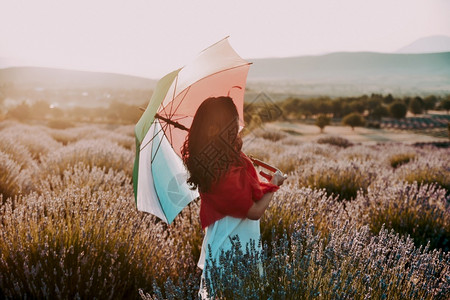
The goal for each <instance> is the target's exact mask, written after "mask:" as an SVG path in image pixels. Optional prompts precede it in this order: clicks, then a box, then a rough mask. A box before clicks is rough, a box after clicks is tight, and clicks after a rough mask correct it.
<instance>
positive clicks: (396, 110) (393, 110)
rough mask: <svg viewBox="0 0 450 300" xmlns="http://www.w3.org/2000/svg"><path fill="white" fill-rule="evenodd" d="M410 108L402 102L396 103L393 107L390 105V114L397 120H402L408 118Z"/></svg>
mask: <svg viewBox="0 0 450 300" xmlns="http://www.w3.org/2000/svg"><path fill="white" fill-rule="evenodd" d="M407 111H408V108H407V106H406V104H405V103H403V102H401V101H395V102H394V103H392V104H391V105H389V113H390V114H391V116H392V117H394V118H396V119H402V118H404V117H405V116H406V112H407Z"/></svg>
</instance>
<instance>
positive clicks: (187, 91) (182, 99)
mask: <svg viewBox="0 0 450 300" xmlns="http://www.w3.org/2000/svg"><path fill="white" fill-rule="evenodd" d="M190 89H191V86H188V87H187V89H186V93H184V96H183V98H181V100H180V103H178V105H177V107H176V108H175V110H174V112H173V114H172V115H171V116H170V117H172V116H174V115H175V113H176V111H177V110H178V108H179V107H180V105H181V103H182V102H183V101H184V99H185V98H186V96H187V94H188V93H189V90H190ZM172 102H173V101H172Z"/></svg>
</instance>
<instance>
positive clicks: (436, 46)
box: [396, 35, 450, 53]
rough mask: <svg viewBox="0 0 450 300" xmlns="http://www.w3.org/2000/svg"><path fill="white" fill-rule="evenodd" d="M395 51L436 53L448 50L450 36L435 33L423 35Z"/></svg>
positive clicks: (449, 49)
mask: <svg viewBox="0 0 450 300" xmlns="http://www.w3.org/2000/svg"><path fill="white" fill-rule="evenodd" d="M396 52H397V53H438V52H450V36H445V35H435V36H429V37H424V38H421V39H418V40H417V41H414V42H412V43H411V44H409V45H407V46H405V47H403V48H400V49H399V50H397V51H396Z"/></svg>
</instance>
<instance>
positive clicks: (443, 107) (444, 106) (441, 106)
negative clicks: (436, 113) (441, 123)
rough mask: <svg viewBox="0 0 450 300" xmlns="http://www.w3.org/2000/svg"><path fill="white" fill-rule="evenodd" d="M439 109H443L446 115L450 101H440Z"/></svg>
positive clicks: (449, 108)
mask: <svg viewBox="0 0 450 300" xmlns="http://www.w3.org/2000/svg"><path fill="white" fill-rule="evenodd" d="M439 107H440V108H441V109H444V110H445V111H447V114H448V111H449V110H450V99H445V100H442V101H441V104H440V105H439Z"/></svg>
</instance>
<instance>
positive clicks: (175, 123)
mask: <svg viewBox="0 0 450 300" xmlns="http://www.w3.org/2000/svg"><path fill="white" fill-rule="evenodd" d="M155 118H157V119H160V120H162V121H164V122H166V123H167V124H170V125H173V127H175V128H178V129H181V130H184V131H189V128H187V127H186V126H184V125H183V124H180V123H178V122H176V121H173V120H171V119H168V118H165V117H163V116H161V115H160V114H155Z"/></svg>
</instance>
